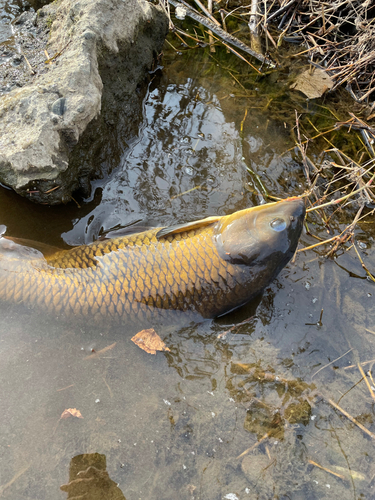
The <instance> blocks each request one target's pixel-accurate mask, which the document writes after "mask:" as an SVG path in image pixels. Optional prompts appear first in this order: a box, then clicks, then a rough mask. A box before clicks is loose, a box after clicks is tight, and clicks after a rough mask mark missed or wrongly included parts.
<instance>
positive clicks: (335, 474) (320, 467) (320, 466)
mask: <svg viewBox="0 0 375 500" xmlns="http://www.w3.org/2000/svg"><path fill="white" fill-rule="evenodd" d="M307 461H308V463H309V464H311V465H315V467H319V469H322V470H324V471H326V472H328V473H329V474H332V475H333V476H336V477H339V478H340V479H343V480H347V479H348V478H346V477H345V476H342V475H341V474H338V473H337V472H333V471H332V470H330V469H327V468H326V467H323V466H322V465H319V464H318V463H316V462H314V460H310V459H309V460H307Z"/></svg>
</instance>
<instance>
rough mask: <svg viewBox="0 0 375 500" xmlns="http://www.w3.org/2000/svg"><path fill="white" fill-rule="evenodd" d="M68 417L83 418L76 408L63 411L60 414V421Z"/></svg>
mask: <svg viewBox="0 0 375 500" xmlns="http://www.w3.org/2000/svg"><path fill="white" fill-rule="evenodd" d="M69 417H76V418H83V417H82V415H81V412H80V411H79V410H77V408H68V409H67V410H64V411H63V412H62V414H61V417H60V420H62V419H63V418H69Z"/></svg>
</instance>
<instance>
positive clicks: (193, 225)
mask: <svg viewBox="0 0 375 500" xmlns="http://www.w3.org/2000/svg"><path fill="white" fill-rule="evenodd" d="M221 218H222V217H219V216H213V217H206V219H201V220H196V221H194V222H188V223H186V224H176V225H175V226H169V227H164V228H163V229H160V231H159V232H158V233H157V234H156V237H157V239H158V240H160V238H166V237H167V236H171V235H172V234H178V233H184V232H185V231H193V230H195V229H201V228H202V227H206V226H209V225H210V224H214V223H215V222H218V221H219V220H220V219H221Z"/></svg>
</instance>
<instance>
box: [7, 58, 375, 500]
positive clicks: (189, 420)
mask: <svg viewBox="0 0 375 500" xmlns="http://www.w3.org/2000/svg"><path fill="white" fill-rule="evenodd" d="M232 85H233V80H231V79H228V74H227V72H225V71H224V70H222V69H221V68H220V67H216V66H215V67H214V72H213V67H212V62H211V61H210V60H209V59H208V58H206V57H203V55H202V54H201V53H197V54H196V56H194V57H192V56H191V55H185V56H178V55H176V56H169V59H167V60H166V61H165V68H164V70H163V72H159V74H157V75H156V76H155V78H154V80H153V81H152V83H151V84H150V87H149V91H148V93H147V96H146V98H145V101H144V107H143V110H142V113H143V119H142V124H141V127H140V129H139V134H138V136H137V137H133V138H132V139H131V141H129V148H128V149H126V150H125V151H124V153H123V155H122V156H121V159H120V161H119V164H118V166H117V168H116V169H114V170H113V171H112V173H111V174H110V175H109V176H108V177H106V178H105V179H101V180H98V181H95V182H94V183H93V190H92V196H91V198H88V199H86V200H83V201H81V200H79V201H80V203H81V208H78V207H77V206H76V205H74V204H71V205H69V206H67V207H54V208H49V207H41V206H35V205H32V204H31V203H29V202H28V201H27V200H22V199H19V198H17V197H16V196H15V195H14V194H13V193H12V192H10V191H7V190H5V189H3V190H1V191H0V213H1V221H0V223H2V224H5V225H7V227H8V234H10V235H13V236H17V237H22V238H28V239H33V240H38V241H43V242H45V243H49V244H53V245H57V246H66V245H76V244H79V243H84V242H86V243H88V242H90V241H93V240H95V239H96V238H97V237H98V236H99V235H101V234H102V233H103V232H106V231H108V230H111V229H115V228H119V227H124V226H126V225H127V224H129V223H131V222H134V221H138V220H140V221H141V222H140V223H141V224H148V225H153V224H161V225H164V224H169V223H172V222H183V221H187V220H191V219H194V218H200V217H204V216H207V215H212V214H226V213H230V212H232V211H234V210H237V209H241V208H245V207H247V206H251V205H254V204H259V203H262V202H263V201H264V196H265V194H266V193H269V194H272V195H274V196H284V197H285V196H286V195H298V194H300V193H302V192H303V190H304V188H305V181H304V176H303V170H302V167H301V164H300V163H299V162H298V159H297V158H296V157H295V155H294V152H293V151H290V152H288V150H289V149H290V148H291V147H292V146H293V144H292V143H291V142H290V139H289V134H288V133H287V132H286V129H285V127H284V126H283V124H282V123H280V122H275V121H273V120H272V118H271V115H270V114H269V113H268V112H267V110H259V109H257V108H258V106H256V104H254V99H252V100H251V101H250V100H247V99H246V98H242V99H239V98H236V97H234V96H233V94H232V92H233V87H232ZM254 92H257V91H256V90H255V89H254ZM246 109H247V116H246V119H245V120H244V116H245V110H246ZM241 123H242V125H241ZM343 222H344V221H340V220H335V226H336V229H339V227H340V224H341V223H343ZM310 224H311V225H312V227H313V228H314V231H315V233H316V234H318V235H320V236H325V233H324V231H325V230H324V228H323V227H321V226H320V222H319V219H317V218H311V219H310ZM373 234H374V225H373V224H372V223H368V224H364V225H362V226H361V227H360V228H359V230H358V232H357V237H358V239H359V240H360V241H361V242H362V245H361V249H360V252H361V255H362V258H364V259H365V261H366V264H367V266H368V267H370V268H372V269H373V268H374V266H375V262H374V260H375V259H374V256H373V253H372V249H371V246H372V245H373V239H372V236H371V235H373ZM312 243H314V240H313V239H312V238H311V237H308V236H306V235H303V237H302V240H301V247H302V246H306V245H308V244H312ZM319 252H322V251H320V250H319ZM319 252H318V251H316V252H314V251H311V252H308V253H306V254H305V253H299V254H298V256H297V258H296V260H295V262H294V263H292V264H289V265H288V266H287V267H286V268H285V269H284V270H283V271H282V272H281V274H280V275H279V277H278V278H277V280H276V281H275V282H274V283H272V285H271V286H269V287H268V288H267V290H265V292H264V294H263V296H262V297H260V298H259V299H258V300H257V301H256V302H255V303H253V304H250V305H248V306H246V307H244V308H242V309H241V310H240V311H237V312H236V313H233V314H232V315H230V316H227V317H224V318H220V319H218V320H216V321H206V322H202V323H200V324H192V325H190V326H188V327H186V326H185V327H179V326H178V325H176V324H167V325H162V326H160V327H158V333H159V335H160V336H161V337H162V338H163V340H164V341H165V342H166V344H167V346H168V347H169V349H170V351H169V352H166V353H158V354H157V355H155V356H153V355H150V354H146V353H145V352H143V351H142V350H140V349H139V348H138V347H136V346H135V345H134V344H133V343H132V342H131V341H130V338H131V336H132V335H133V334H134V333H136V330H137V329H135V330H134V329H131V328H130V327H129V326H127V325H126V323H125V324H124V325H123V326H122V327H121V328H117V329H114V328H113V327H111V326H109V325H97V326H96V327H93V326H85V325H76V324H74V323H72V324H69V323H62V322H61V321H60V319H59V318H58V317H49V316H43V315H40V314H39V313H38V312H37V311H31V310H27V309H25V308H23V307H21V306H17V305H11V306H9V305H6V304H0V315H1V316H0V317H1V321H0V401H1V405H0V415H1V422H2V425H1V432H0V447H1V454H0V497H1V498H5V499H12V500H13V499H19V500H26V499H36V498H37V499H38V500H44V499H46V500H47V499H52V498H53V499H60V498H61V499H65V498H76V497H79V496H80V495H81V496H83V495H86V497H87V498H90V499H95V498H116V499H123V498H126V499H128V500H132V499H156V500H159V499H160V500H161V499H163V500H169V499H170V500H172V499H175V498H177V497H178V498H181V499H202V500H221V499H230V500H235V499H241V500H242V499H247V498H249V499H270V498H280V499H287V498H288V499H311V500H313V499H322V498H341V499H343V498H345V499H347V498H348V499H350V498H353V499H356V498H372V497H373V496H374V487H375V486H374V484H375V480H374V477H375V465H374V460H373V457H374V445H375V442H374V440H373V439H372V438H371V437H370V436H368V435H367V434H366V433H365V432H364V431H363V430H361V429H360V428H359V427H358V426H356V425H354V424H353V423H352V422H351V421H349V420H348V419H347V418H346V417H344V416H343V415H342V413H340V411H339V410H337V409H335V408H334V407H333V406H332V404H331V403H330V402H329V401H330V400H331V401H334V402H336V403H338V404H339V405H340V407H341V408H343V409H344V410H345V411H346V412H347V413H349V414H350V415H352V416H353V417H354V418H355V419H356V420H357V421H358V422H359V423H361V424H362V425H363V426H364V427H365V428H366V429H369V430H370V431H372V432H375V425H374V424H373V419H374V412H373V401H372V399H371V396H370V393H369V391H368V389H367V387H366V385H365V383H364V381H361V378H362V376H361V374H360V373H359V371H358V368H357V367H356V366H355V365H356V363H357V362H358V361H366V360H371V359H373V358H375V356H374V351H375V350H374V340H375V337H374V335H375V333H374V332H375V327H374V323H375V322H374V319H375V318H374V315H375V314H374V300H375V290H374V285H373V284H372V283H371V282H369V281H368V280H367V279H366V277H365V273H364V271H363V269H362V267H361V265H360V263H359V262H358V259H357V257H356V255H355V253H353V251H352V250H351V251H348V252H342V253H341V254H340V255H339V256H338V257H337V258H336V259H335V260H327V259H325V258H323V257H322V256H320V254H319ZM322 309H323V315H322V316H321V311H322ZM241 322H243V324H241V325H239V323H241ZM235 325H239V326H235ZM233 327H234V328H233ZM108 347H110V348H109V349H106V348H108ZM102 349H103V352H100V351H101V350H102ZM348 351H349V352H348ZM340 357H341V358H340ZM338 358H340V359H338ZM335 360H337V361H335ZM333 361H334V362H333ZM332 362H333V363H332ZM352 365H354V366H352ZM369 368H371V365H366V367H365V369H366V370H368V369H369ZM360 381H361V382H360ZM368 381H369V384H370V385H372V383H373V382H372V380H371V379H368ZM358 382H359V383H358ZM356 384H357V385H356ZM348 391H349V392H348ZM69 408H73V409H74V408H75V409H78V410H79V411H80V412H81V415H82V416H83V418H76V417H73V416H72V417H70V418H66V419H65V418H63V419H60V416H61V415H62V413H63V412H64V410H66V409H69ZM315 464H318V465H319V466H321V467H323V468H319V467H318V466H317V465H315ZM80 471H81V472H80ZM79 472H80V474H78V475H77V473H79ZM62 485H65V486H63V488H62V489H61V486H62ZM100 495H102V496H100ZM110 495H112V497H110ZM86 497H85V498H86Z"/></svg>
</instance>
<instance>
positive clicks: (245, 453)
mask: <svg viewBox="0 0 375 500" xmlns="http://www.w3.org/2000/svg"><path fill="white" fill-rule="evenodd" d="M271 433H272V431H269V432H267V433H266V434H265V435H264V436H263V437H262V438H260V439H259V441H257V442H256V443H255V444H253V446H250V448H248V449H247V450H245V451H243V452H242V453H241V455H238V457H236V458H237V460H238V459H239V458H242V457H244V456H245V455H247V454H248V453H250V452H251V451H253V450H255V448H257V447H258V446H259V445H260V444H262V443H263V441H265V440H266V439H267V438H269V437H270V435H271Z"/></svg>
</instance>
